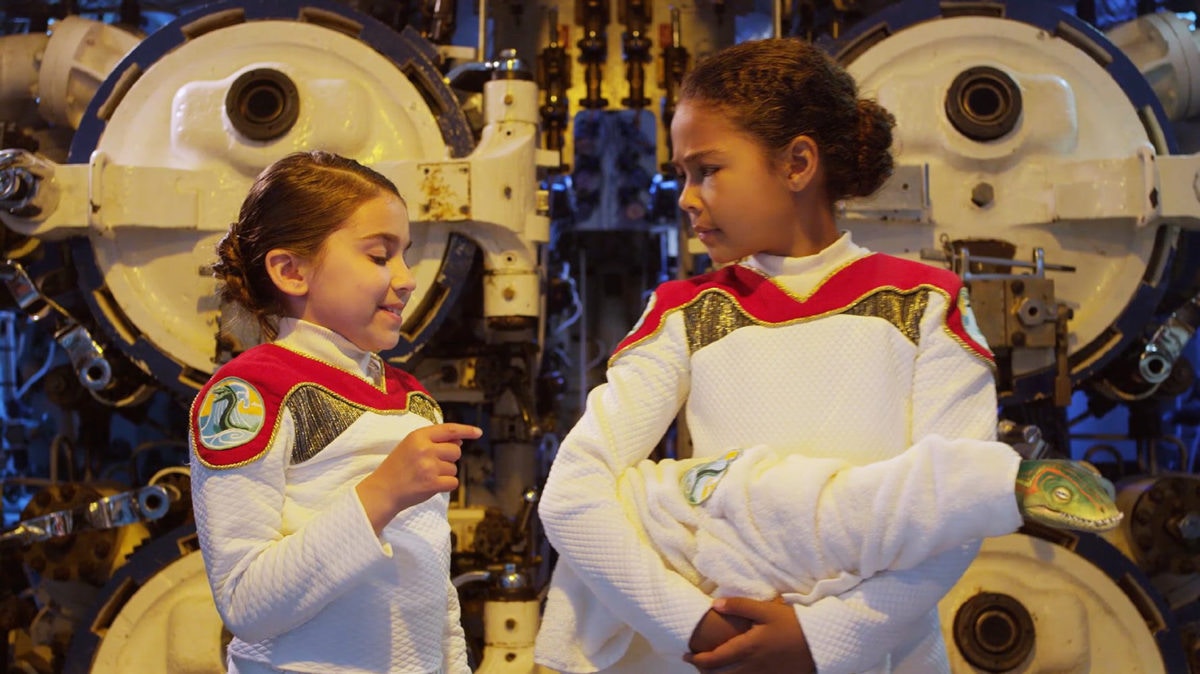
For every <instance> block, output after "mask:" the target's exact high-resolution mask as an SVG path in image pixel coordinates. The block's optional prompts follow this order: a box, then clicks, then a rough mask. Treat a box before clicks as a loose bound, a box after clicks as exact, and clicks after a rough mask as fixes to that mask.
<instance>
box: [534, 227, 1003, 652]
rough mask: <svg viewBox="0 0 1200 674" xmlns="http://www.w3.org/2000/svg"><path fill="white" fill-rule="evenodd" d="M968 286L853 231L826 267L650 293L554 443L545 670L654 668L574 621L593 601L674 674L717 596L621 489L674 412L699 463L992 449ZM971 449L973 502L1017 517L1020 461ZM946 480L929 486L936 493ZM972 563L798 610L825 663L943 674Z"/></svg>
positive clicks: (796, 267)
mask: <svg viewBox="0 0 1200 674" xmlns="http://www.w3.org/2000/svg"><path fill="white" fill-rule="evenodd" d="M960 289H961V283H960V282H959V281H958V279H957V277H955V276H954V275H953V274H951V273H950V272H948V271H945V270H940V269H935V268H933V267H931V266H928V265H923V264H920V263H916V262H910V261H905V260H899V259H897V258H891V257H889V256H884V255H873V254H870V253H869V251H867V250H865V249H863V248H861V247H859V246H856V245H854V244H853V243H852V242H851V241H850V237H849V235H848V234H845V235H843V236H842V238H841V239H839V240H838V242H836V243H835V244H834V245H832V246H831V247H829V248H827V249H826V250H824V251H822V252H821V253H819V254H817V255H813V256H809V257H805V258H780V257H775V256H767V255H760V256H755V257H753V258H751V259H749V260H747V261H744V262H743V263H741V265H737V266H735V267H733V268H727V269H725V270H721V271H719V272H715V273H714V274H712V275H706V276H704V277H699V278H697V279H690V280H687V281H677V282H670V283H668V284H665V285H664V286H661V287H660V288H659V289H658V290H656V292H655V295H654V298H653V299H652V300H651V303H650V306H648V307H647V310H646V313H645V314H644V315H643V317H642V320H641V321H639V324H638V325H637V326H635V328H634V330H633V332H632V333H631V334H630V336H629V337H628V338H627V339H626V340H625V342H623V343H622V345H621V346H620V347H619V348H618V351H617V354H616V355H615V356H614V357H613V359H612V360H611V361H610V366H609V370H608V375H607V383H606V384H604V385H601V386H598V387H597V388H596V389H595V390H593V391H592V392H591V394H590V395H589V397H588V406H587V410H586V412H585V414H584V415H583V417H582V419H581V420H580V422H579V423H578V424H577V425H576V426H575V428H573V429H572V431H571V432H570V433H569V434H568V436H567V437H566V438H565V439H564V440H563V443H562V444H561V446H560V448H559V452H558V456H557V457H556V459H555V461H554V464H553V466H552V468H551V471H550V476H549V479H548V481H547V484H546V487H545V490H544V492H543V495H542V498H541V503H540V506H539V514H540V517H541V520H542V522H543V525H544V527H545V530H546V533H547V536H548V537H549V539H550V541H551V543H552V544H553V545H554V546H555V548H556V549H557V550H558V552H559V553H560V558H559V562H558V566H557V568H556V570H555V576H554V579H553V581H552V584H551V588H550V592H549V597H548V602H547V608H546V614H545V618H544V620H543V624H542V630H541V632H540V633H539V636H538V642H537V655H536V657H537V659H538V661H539V662H541V663H542V664H545V665H546V666H548V667H552V668H555V669H558V670H560V671H570V672H589V671H597V670H611V671H634V670H633V669H631V668H629V667H628V666H626V663H624V662H623V661H622V659H623V658H637V659H639V662H642V663H644V662H647V660H645V658H646V657H647V656H646V653H645V650H646V649H645V648H638V644H637V643H636V640H631V639H630V638H627V637H626V638H615V639H607V640H606V639H604V638H603V637H601V636H600V635H598V634H594V633H593V632H595V630H593V629H592V628H591V626H589V625H587V624H586V623H579V622H577V621H576V617H577V615H579V614H580V612H579V609H580V608H581V607H580V606H579V602H585V601H588V597H598V598H599V599H600V601H602V602H603V603H604V604H605V606H606V607H607V608H608V609H609V610H611V611H612V612H613V614H615V615H616V616H618V617H619V618H620V619H621V620H622V621H624V622H626V623H628V624H629V625H630V626H631V627H632V628H633V630H634V631H636V632H637V633H638V635H640V639H644V640H645V642H646V643H647V644H648V647H649V648H650V649H652V650H653V651H654V654H655V655H656V657H658V658H659V661H658V663H657V664H656V665H655V666H658V665H659V664H661V665H662V666H663V668H664V669H663V671H667V669H666V668H667V667H672V668H677V667H678V664H679V663H680V657H681V656H682V655H683V653H685V652H686V650H687V643H688V640H689V638H690V637H691V634H692V632H693V631H694V629H695V627H696V625H697V624H698V622H699V621H700V618H701V617H702V616H703V615H704V613H705V612H707V611H708V609H709V607H710V606H711V603H712V600H711V598H710V597H709V596H708V595H706V594H705V593H704V592H703V591H702V590H700V589H699V588H697V587H696V585H694V584H693V583H691V582H689V581H688V580H687V579H685V578H684V577H683V576H681V575H680V574H678V573H676V572H674V571H672V570H671V569H669V568H668V567H667V566H666V565H665V564H664V563H663V561H662V559H661V558H660V556H659V555H658V553H657V552H656V551H655V550H654V549H653V548H652V546H651V545H650V544H649V542H648V541H647V540H646V539H645V538H644V537H643V536H642V535H640V534H639V532H638V530H637V528H636V527H634V526H631V524H630V522H629V521H628V519H627V517H626V513H625V511H624V509H623V506H622V503H621V500H620V498H619V496H618V490H617V481H618V477H619V476H620V475H621V473H622V471H624V470H625V469H627V468H629V467H630V466H632V465H634V464H636V463H637V462H638V461H640V460H642V459H644V458H646V457H647V456H648V455H649V453H650V452H651V451H652V450H653V448H654V447H655V446H656V445H657V443H658V442H659V440H660V439H661V438H662V435H663V433H664V432H665V431H666V429H667V428H668V427H669V426H670V424H671V423H672V422H673V421H674V419H675V417H676V414H677V412H678V410H679V408H680V407H681V406H685V413H686V421H687V424H688V428H689V431H690V433H691V438H692V441H693V445H694V448H693V451H694V456H697V457H717V456H720V455H722V454H724V453H725V452H727V451H729V450H731V449H735V448H745V447H751V446H755V445H766V446H769V447H772V448H774V449H775V450H777V451H779V452H781V453H783V454H787V453H799V454H804V455H806V456H811V457H833V458H837V459H840V460H844V461H848V462H850V463H852V464H855V465H865V464H869V463H872V462H876V461H879V460H882V459H887V458H890V457H894V456H897V455H899V454H901V453H903V452H905V451H906V450H908V449H909V448H910V447H911V446H913V445H914V444H916V443H917V442H918V441H924V442H955V441H958V443H959V446H960V447H961V451H972V446H974V447H978V448H980V449H981V450H982V449H984V448H987V447H991V448H993V449H994V448H995V446H996V445H997V444H999V443H996V442H995V441H994V438H995V432H996V393H995V385H994V380H993V374H992V361H991V354H990V352H989V351H988V350H987V347H986V345H985V344H984V341H983V338H982V336H981V335H979V334H978V331H977V330H974V329H973V317H972V315H971V312H970V308H969V306H968V305H967V302H966V296H965V293H960V292H959V291H960ZM978 454H979V457H980V466H979V469H978V470H977V471H975V475H978V476H979V479H980V480H981V482H980V496H979V498H980V499H988V498H992V499H1003V500H1005V502H1006V503H1009V504H1011V503H1012V501H1013V500H1014V496H1013V479H1014V477H1015V473H1016V465H1017V462H1018V461H1019V457H1017V456H1016V455H1015V454H1014V453H1012V452H998V451H991V452H985V451H980V452H978ZM987 457H991V458H990V459H989V458H987ZM989 462H990V463H989ZM939 477H942V476H941V475H939V474H938V473H936V472H934V473H932V474H930V475H929V481H930V482H929V486H930V489H933V488H934V487H935V486H936V484H937V480H938V479H939ZM877 493H878V496H879V500H878V502H877V503H876V507H875V508H874V509H872V510H871V511H864V512H862V513H861V517H863V518H868V519H869V518H874V517H876V516H877V514H878V513H880V512H886V511H887V510H889V509H896V508H906V507H908V504H907V503H906V502H905V500H904V499H903V498H902V495H903V493H897V492H894V491H888V490H886V489H881V490H879V491H878V492H877ZM909 493H911V492H909ZM996 507H998V508H999V507H1002V506H996ZM931 516H934V517H936V516H937V514H936V513H934V514H931ZM945 516H946V517H947V518H952V517H956V516H958V515H956V514H955V513H945ZM868 526H869V525H868ZM864 528H866V527H864ZM977 551H978V543H977V542H976V543H972V544H968V545H965V546H961V547H958V548H955V549H953V550H951V551H949V552H945V553H942V554H940V555H937V556H935V557H933V558H931V559H929V560H927V561H925V562H923V563H921V564H918V565H917V566H915V567H912V568H910V569H906V570H900V571H884V572H882V573H879V574H878V575H875V576H874V577H871V578H869V579H867V580H865V581H863V582H862V583H860V584H858V585H856V586H855V587H853V588H851V589H849V590H847V591H845V592H843V593H841V594H838V595H834V596H828V597H824V598H822V599H820V600H818V601H815V602H814V603H812V604H811V605H803V604H797V605H796V606H795V610H796V614H797V617H798V619H799V621H800V624H801V626H802V628H803V629H804V632H805V635H806V637H807V640H808V644H809V647H810V648H811V651H812V654H813V657H814V659H815V661H816V664H817V670H818V671H819V672H821V674H850V673H855V672H865V671H872V670H874V671H888V670H889V669H891V670H892V671H897V672H925V673H933V672H948V671H949V663H948V662H947V659H946V655H945V647H944V644H943V642H942V637H941V631H940V624H939V621H938V616H937V603H938V601H939V600H940V599H941V597H942V596H943V595H944V594H945V593H946V592H947V591H948V590H949V589H950V588H951V587H952V586H953V585H954V583H955V582H957V580H958V579H959V577H960V576H961V574H962V573H963V572H964V571H965V570H966V568H967V566H968V565H969V564H970V562H971V561H972V559H973V558H974V556H975V554H976V552H977ZM671 663H675V664H674V665H672V664H671ZM638 666H639V667H642V668H643V669H644V668H645V667H646V666H647V665H645V664H639V665H638ZM646 671H649V670H646ZM682 671H686V669H684V670H682Z"/></svg>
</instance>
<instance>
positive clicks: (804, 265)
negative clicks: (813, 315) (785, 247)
mask: <svg viewBox="0 0 1200 674" xmlns="http://www.w3.org/2000/svg"><path fill="white" fill-rule="evenodd" d="M870 252H871V251H869V250H867V249H866V248H863V247H862V246H859V245H857V244H855V243H854V241H853V240H852V239H851V236H850V232H848V231H844V232H842V235H841V236H839V237H838V239H837V240H836V241H834V242H833V243H831V244H829V246H827V247H826V248H825V249H824V250H822V251H820V252H818V253H814V254H812V255H805V256H803V257H785V256H782V255H768V254H766V253H759V254H757V255H751V256H750V257H748V258H746V259H745V260H742V261H741V262H740V264H741V265H743V266H745V267H749V268H750V269H754V270H757V271H758V272H760V273H762V274H764V275H766V276H768V277H770V278H773V279H774V280H775V282H776V283H779V284H780V285H782V286H784V287H785V288H787V289H789V290H791V291H793V292H799V293H807V292H808V291H810V290H811V289H813V288H815V287H816V286H817V285H819V284H820V283H821V282H822V281H823V280H824V279H825V278H826V277H827V276H828V275H829V274H830V273H832V272H833V271H834V270H837V269H839V268H841V267H844V266H845V265H847V264H849V263H850V262H852V261H853V260H856V259H858V258H860V257H862V256H864V255H867V254H869V253H870Z"/></svg>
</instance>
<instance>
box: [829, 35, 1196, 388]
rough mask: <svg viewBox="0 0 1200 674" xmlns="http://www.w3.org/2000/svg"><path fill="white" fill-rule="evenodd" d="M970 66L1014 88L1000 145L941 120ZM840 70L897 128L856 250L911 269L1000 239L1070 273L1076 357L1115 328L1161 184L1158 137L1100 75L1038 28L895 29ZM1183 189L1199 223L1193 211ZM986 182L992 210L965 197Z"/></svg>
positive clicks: (1030, 353) (856, 223)
mask: <svg viewBox="0 0 1200 674" xmlns="http://www.w3.org/2000/svg"><path fill="white" fill-rule="evenodd" d="M975 66H990V67H993V68H996V69H998V70H1000V71H1002V72H1004V73H1006V74H1007V75H1008V76H1009V77H1011V78H1012V80H1014V81H1015V82H1016V83H1017V85H1018V86H1019V88H1020V93H1021V97H1022V101H1023V111H1022V114H1021V117H1020V119H1019V121H1018V122H1017V125H1016V127H1015V128H1014V129H1013V130H1012V131H1011V132H1010V133H1008V134H1007V135H1005V136H1003V137H1001V138H998V139H996V140H992V141H986V142H981V141H977V140H972V139H970V138H968V137H966V136H964V135H963V134H961V133H960V132H959V131H958V130H957V129H955V128H954V126H953V125H952V124H951V122H950V120H949V118H948V116H947V113H946V112H945V107H944V106H945V95H946V91H947V89H948V88H949V87H950V85H951V83H952V81H953V80H954V78H955V77H957V76H958V75H959V74H960V73H962V72H963V71H964V70H966V69H968V68H972V67H975ZM849 70H850V72H851V73H852V74H853V75H854V76H855V77H856V78H857V79H858V81H859V83H860V86H861V90H862V92H863V93H864V94H865V95H867V96H870V97H876V98H878V100H879V101H880V102H881V103H882V104H883V105H884V106H885V107H887V108H888V109H889V110H890V111H891V112H892V113H893V114H894V115H895V116H896V120H897V126H896V134H895V145H894V149H895V152H896V158H897V164H898V165H899V166H900V168H901V170H899V171H898V172H897V176H896V179H894V180H893V181H892V183H891V184H890V185H889V186H888V187H887V188H886V189H885V190H883V192H882V193H881V194H880V195H879V196H878V197H877V198H876V199H874V200H863V201H857V202H852V203H850V204H848V207H847V212H846V225H847V226H848V227H849V228H850V229H851V230H852V231H853V232H854V234H855V238H856V240H858V241H860V242H861V243H863V244H865V245H866V246H868V247H870V248H872V249H875V250H880V251H884V252H889V253H895V254H900V255H904V256H907V257H912V258H914V259H915V258H919V257H920V255H921V252H922V250H931V249H933V250H940V249H942V247H943V243H942V240H943V239H949V240H957V239H1003V240H1006V241H1009V242H1011V243H1013V244H1015V245H1016V246H1017V252H1016V255H1015V258H1016V259H1018V260H1022V261H1026V262H1028V261H1031V260H1032V259H1033V251H1034V249H1035V248H1042V249H1044V251H1045V259H1046V262H1048V263H1052V264H1062V265H1070V266H1073V267H1075V268H1076V270H1077V271H1075V272H1074V273H1054V272H1052V273H1050V274H1049V275H1048V277H1049V278H1052V279H1053V281H1054V284H1055V285H1054V290H1055V294H1056V296H1057V298H1058V300H1059V301H1060V302H1063V303H1065V304H1067V305H1068V306H1070V307H1071V308H1072V309H1073V310H1074V318H1073V320H1072V321H1071V323H1070V329H1071V333H1070V349H1071V351H1072V352H1074V351H1075V350H1076V349H1078V348H1080V347H1082V346H1084V345H1087V344H1089V343H1091V342H1093V341H1094V340H1096V339H1097V338H1098V337H1099V336H1100V335H1101V334H1102V333H1103V332H1104V331H1105V330H1106V329H1108V328H1109V326H1111V325H1112V324H1113V323H1114V321H1115V320H1116V319H1117V318H1118V316H1119V315H1120V314H1121V313H1122V312H1123V311H1124V309H1125V308H1126V306H1127V304H1128V303H1129V302H1130V300H1131V298H1132V297H1133V294H1134V292H1135V291H1136V290H1137V288H1138V285H1139V284H1140V283H1141V280H1142V277H1143V275H1144V274H1145V273H1146V271H1147V267H1148V265H1150V263H1151V256H1152V253H1153V252H1154V250H1155V235H1156V230H1157V229H1158V228H1157V227H1156V226H1153V225H1155V224H1157V223H1158V218H1159V216H1160V214H1159V213H1157V212H1156V211H1155V207H1154V206H1153V205H1152V200H1151V196H1150V193H1151V191H1152V190H1153V189H1154V188H1155V187H1156V183H1157V181H1158V179H1159V178H1158V175H1157V172H1158V167H1157V166H1156V164H1155V149H1154V147H1153V140H1154V139H1153V138H1151V137H1150V135H1149V134H1148V133H1147V130H1146V128H1145V127H1144V126H1143V124H1142V122H1141V120H1140V119H1139V115H1138V111H1137V110H1135V109H1134V107H1133V106H1132V105H1131V104H1129V103H1128V101H1129V98H1128V96H1127V95H1126V94H1125V93H1124V92H1123V91H1122V90H1121V88H1120V87H1119V86H1118V84H1117V82H1116V81H1115V80H1114V79H1113V78H1112V76H1111V75H1109V74H1108V73H1107V72H1106V71H1105V70H1104V69H1103V68H1102V67H1101V66H1100V64H1099V63H1097V62H1096V61H1094V60H1093V59H1092V58H1091V57H1089V56H1088V55H1087V54H1086V53H1085V52H1083V51H1082V50H1081V49H1079V48H1078V47H1076V46H1074V45H1072V44H1070V43H1068V42H1066V41H1064V40H1063V39H1061V38H1059V37H1056V36H1054V35H1051V34H1049V33H1048V32H1046V31H1045V30H1042V29H1040V28H1038V27H1036V26H1033V25H1029V24H1025V23H1021V22H1017V21H1011V20H1005V19H1000V18H988V17H978V16H972V17H956V18H943V19H939V20H933V21H927V22H923V23H919V24H916V25H914V26H912V27H909V28H906V29H903V30H900V31H898V32H896V33H895V34H893V35H890V36H889V37H887V38H885V39H884V40H882V41H880V42H879V43H877V44H875V45H873V46H871V47H870V48H869V49H867V50H866V51H865V52H864V53H863V54H862V55H861V56H859V57H858V58H856V59H854V60H853V61H852V62H851V63H850V64H849ZM1193 164H1194V162H1193ZM1189 168H1190V169H1191V170H1190V171H1189V173H1188V175H1189V176H1190V175H1194V166H1192V167H1189ZM1188 183H1189V186H1188V192H1189V194H1188V195H1185V196H1186V197H1188V198H1190V212H1191V213H1192V214H1193V216H1192V217H1193V218H1194V214H1196V213H1200V204H1198V203H1197V201H1196V196H1195V193H1194V190H1192V189H1191V187H1190V179H1189V181H1188ZM983 184H987V185H990V186H991V189H992V193H993V194H994V199H993V200H992V201H991V202H990V203H988V204H986V205H983V206H980V205H976V204H975V203H973V202H972V193H973V190H974V189H975V188H976V186H979V185H983ZM885 216H886V217H885ZM1171 239H1172V237H1171V236H1168V241H1169V240H1171ZM1052 363H1053V353H1052V352H1051V351H1050V350H1045V349H1042V350H1034V349H1015V350H1014V354H1013V373H1014V375H1017V376H1019V375H1022V374H1025V373H1028V372H1031V371H1036V370H1040V369H1042V368H1045V367H1049V366H1050V365H1052Z"/></svg>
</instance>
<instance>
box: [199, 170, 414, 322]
mask: <svg viewBox="0 0 1200 674" xmlns="http://www.w3.org/2000/svg"><path fill="white" fill-rule="evenodd" d="M384 194H390V195H395V196H396V197H397V198H400V200H401V201H402V202H403V198H402V197H401V196H400V191H399V190H398V189H396V185H395V184H394V183H392V181H391V180H388V179H387V178H386V177H384V176H383V175H381V174H380V173H378V172H376V171H374V170H373V169H370V168H367V167H366V166H363V165H362V164H360V163H358V162H357V161H354V160H353V159H347V158H346V157H342V156H339V155H336V154H333V153H330V152H322V151H319V150H318V151H312V152H294V153H292V154H289V155H287V156H286V157H283V158H282V159H279V160H278V161H276V162H274V163H273V164H271V165H270V166H268V167H267V168H265V169H263V171H262V173H260V174H259V175H258V177H257V178H256V179H255V181H254V184H253V185H252V186H251V187H250V192H249V194H247V195H246V199H245V200H244V201H243V202H242V208H241V211H240V212H239V213H238V219H237V222H235V223H233V224H232V225H230V227H229V232H228V233H226V234H225V236H224V237H222V239H221V241H220V242H219V243H218V244H217V262H216V263H215V264H214V265H213V276H215V277H216V278H217V280H218V281H219V286H218V289H217V292H218V295H219V297H220V298H221V299H222V300H223V301H226V302H236V303H238V304H240V305H242V307H243V308H245V309H246V310H247V311H248V312H249V313H250V314H252V315H253V316H254V318H255V319H256V320H257V322H258V325H259V328H260V329H262V331H263V335H264V336H265V337H266V338H267V339H273V338H274V337H275V335H276V334H277V332H276V323H275V321H276V319H277V318H278V317H279V316H281V315H282V313H283V304H282V301H281V296H280V294H279V292H278V290H277V289H276V287H275V284H274V283H273V282H272V281H271V277H270V276H269V275H268V274H267V266H266V256H267V253H268V252H270V251H271V250H273V249H276V248H282V249H284V250H288V251H291V252H293V253H296V254H297V255H301V256H304V257H309V258H315V257H316V255H317V254H318V253H319V252H320V249H321V245H322V244H324V243H325V239H327V238H328V237H329V235H330V234H332V233H333V232H334V231H336V230H337V228H338V227H339V226H341V224H342V223H343V222H345V221H346V219H347V218H349V217H350V216H351V215H353V214H354V212H355V211H356V210H358V208H359V207H360V206H362V205H363V204H364V203H366V202H368V201H370V200H371V199H374V198H376V197H379V196H382V195H384Z"/></svg>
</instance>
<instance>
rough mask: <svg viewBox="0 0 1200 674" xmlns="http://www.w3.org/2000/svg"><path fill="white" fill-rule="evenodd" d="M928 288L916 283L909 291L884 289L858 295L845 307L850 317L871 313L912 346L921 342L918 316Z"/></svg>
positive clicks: (919, 317)
mask: <svg viewBox="0 0 1200 674" xmlns="http://www.w3.org/2000/svg"><path fill="white" fill-rule="evenodd" d="M929 293H930V290H929V288H928V287H921V286H918V287H917V288H914V289H912V290H910V291H908V292H903V291H900V290H896V289H895V288H884V289H881V290H879V291H878V292H876V293H875V294H873V295H867V296H866V297H862V298H859V300H858V301H857V302H855V303H854V304H852V305H850V306H848V307H846V308H845V310H843V311H842V313H844V314H849V315H851V316H873V317H875V318H882V319H883V320H885V321H887V322H888V323H891V324H892V325H893V326H895V327H896V329H897V330H899V331H900V334H902V335H904V336H905V337H906V338H907V339H908V341H910V342H912V343H913V346H918V345H920V343H921V318H923V317H924V316H925V309H926V308H927V307H928V306H929Z"/></svg>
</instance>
